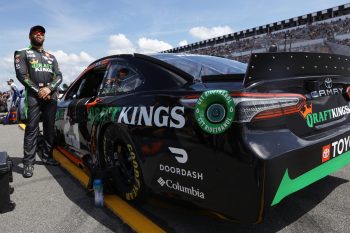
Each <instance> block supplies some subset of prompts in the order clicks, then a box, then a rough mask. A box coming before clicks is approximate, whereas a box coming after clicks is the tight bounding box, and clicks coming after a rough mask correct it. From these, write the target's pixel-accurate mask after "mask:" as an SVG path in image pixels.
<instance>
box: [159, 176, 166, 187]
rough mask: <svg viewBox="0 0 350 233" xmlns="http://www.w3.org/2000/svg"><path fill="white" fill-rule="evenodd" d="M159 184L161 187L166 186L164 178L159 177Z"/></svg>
mask: <svg viewBox="0 0 350 233" xmlns="http://www.w3.org/2000/svg"><path fill="white" fill-rule="evenodd" d="M158 183H159V184H160V186H162V187H163V186H164V184H165V181H164V180H163V178H162V177H159V179H158Z"/></svg>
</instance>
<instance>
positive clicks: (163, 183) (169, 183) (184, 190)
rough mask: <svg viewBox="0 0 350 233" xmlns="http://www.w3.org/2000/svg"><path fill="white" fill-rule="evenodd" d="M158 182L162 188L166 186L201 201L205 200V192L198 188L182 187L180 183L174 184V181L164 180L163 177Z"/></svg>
mask: <svg viewBox="0 0 350 233" xmlns="http://www.w3.org/2000/svg"><path fill="white" fill-rule="evenodd" d="M157 181H158V184H159V185H160V186H161V187H164V186H166V187H168V188H169V189H172V190H176V191H179V192H182V193H185V194H188V195H191V196H194V197H198V198H201V199H205V194H204V193H203V192H201V191H200V190H199V189H198V188H195V187H193V186H191V187H186V186H183V185H181V184H180V183H179V182H178V181H176V182H174V181H172V180H169V179H168V180H164V179H163V178H162V177H159V179H158V180H157Z"/></svg>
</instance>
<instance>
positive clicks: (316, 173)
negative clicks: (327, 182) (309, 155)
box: [271, 151, 350, 206]
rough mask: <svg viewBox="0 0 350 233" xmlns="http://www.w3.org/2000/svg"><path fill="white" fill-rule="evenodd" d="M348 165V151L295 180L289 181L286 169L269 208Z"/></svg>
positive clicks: (349, 158) (349, 152) (349, 160)
mask: <svg viewBox="0 0 350 233" xmlns="http://www.w3.org/2000/svg"><path fill="white" fill-rule="evenodd" d="M349 163H350V151H348V152H346V153H344V154H342V155H338V156H337V157H336V158H333V159H331V160H329V161H328V162H326V163H324V164H322V165H320V166H318V167H316V168H314V169H312V170H310V171H308V172H306V173H304V174H303V175H301V176H298V177H297V178H295V179H291V178H290V177H289V174H288V169H286V172H285V173H284V176H283V178H282V181H281V183H280V186H279V187H278V190H277V192H276V195H275V198H274V199H273V201H272V204H271V206H273V205H276V204H278V203H279V202H280V201H281V200H282V199H283V198H285V197H286V196H288V195H290V194H292V193H294V192H296V191H298V190H300V189H303V188H305V187H306V186H308V185H310V184H312V183H314V182H316V181H318V180H320V179H322V178H324V177H326V176H328V175H329V174H331V173H333V172H335V171H337V170H339V169H341V168H342V167H344V166H346V165H348V164H349Z"/></svg>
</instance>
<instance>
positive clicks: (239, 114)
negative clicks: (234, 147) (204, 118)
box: [180, 90, 306, 122]
mask: <svg viewBox="0 0 350 233" xmlns="http://www.w3.org/2000/svg"><path fill="white" fill-rule="evenodd" d="M212 91H213V92H215V91H217V90H212ZM229 95H230V96H231V97H232V99H233V102H234V104H235V115H236V116H235V119H234V121H236V122H250V121H254V120H263V119H270V118H276V117H280V116H284V115H289V114H295V113H301V110H302V108H303V106H304V105H305V104H306V98H305V96H303V95H300V94H292V93H248V92H233V93H230V94H229ZM202 96H203V95H202ZM225 98H227V97H225ZM227 99H228V98H227ZM197 102H200V96H199V95H188V96H185V97H183V98H181V99H180V103H181V104H183V105H184V106H186V107H189V108H194V107H195V105H196V103H197Z"/></svg>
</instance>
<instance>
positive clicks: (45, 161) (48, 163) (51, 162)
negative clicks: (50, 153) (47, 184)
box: [41, 157, 60, 166]
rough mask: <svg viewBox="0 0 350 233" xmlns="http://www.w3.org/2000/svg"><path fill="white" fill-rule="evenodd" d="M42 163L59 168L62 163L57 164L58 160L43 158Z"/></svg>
mask: <svg viewBox="0 0 350 233" xmlns="http://www.w3.org/2000/svg"><path fill="white" fill-rule="evenodd" d="M41 161H43V163H44V164H46V165H51V166H58V165H60V163H59V162H57V161H56V160H54V159H53V158H47V157H43V158H42V159H41Z"/></svg>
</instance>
